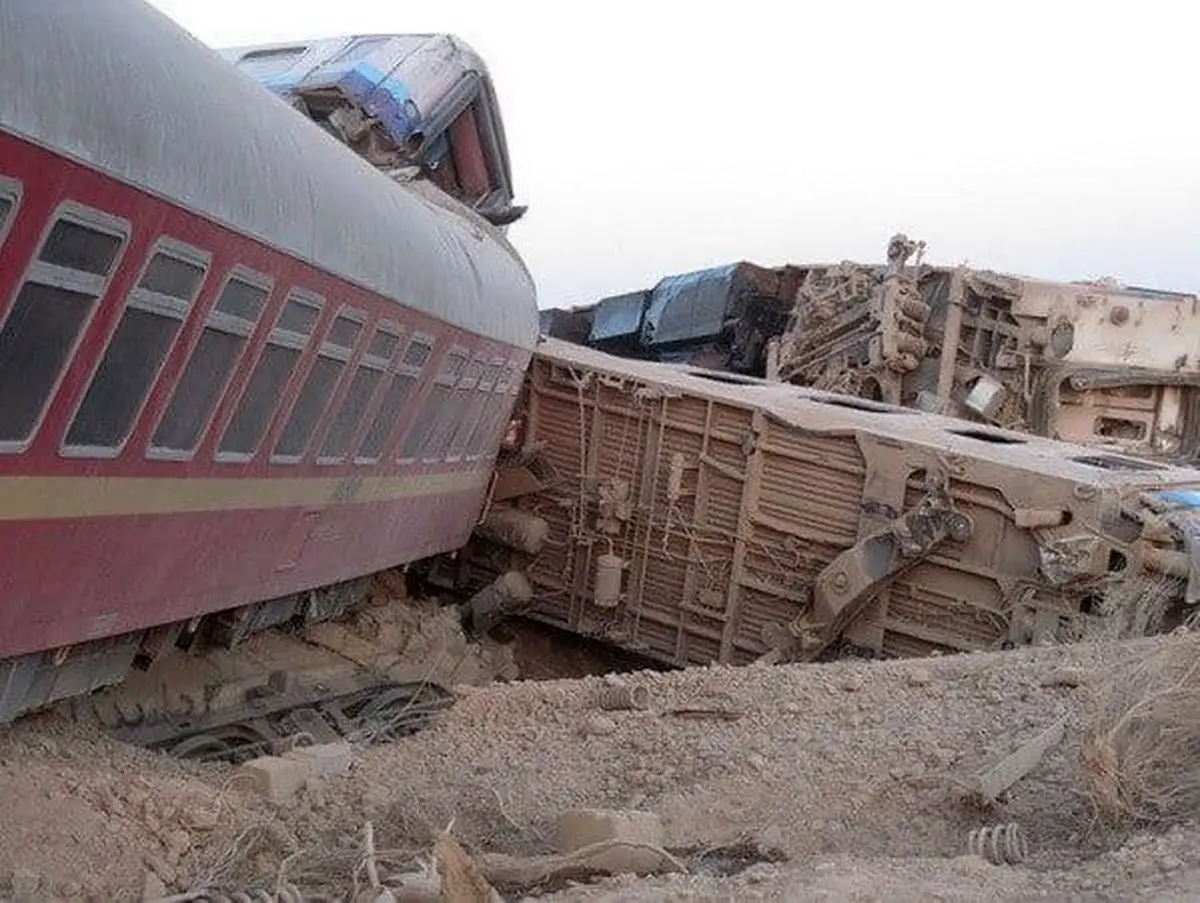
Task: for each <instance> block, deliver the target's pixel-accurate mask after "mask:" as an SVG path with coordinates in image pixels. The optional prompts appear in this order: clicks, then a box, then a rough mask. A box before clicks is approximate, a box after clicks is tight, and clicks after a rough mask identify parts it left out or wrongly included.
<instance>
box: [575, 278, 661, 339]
mask: <svg viewBox="0 0 1200 903" xmlns="http://www.w3.org/2000/svg"><path fill="white" fill-rule="evenodd" d="M649 297H650V292H648V291H641V292H629V293H628V294H624V295H613V296H611V297H608V298H604V299H602V300H601V301H600V303H599V304H597V305H596V310H595V313H594V314H593V318H592V331H591V333H590V334H589V336H588V341H589V342H603V341H607V340H612V339H620V338H633V337H635V336H637V334H638V330H639V329H641V327H642V314H643V312H644V311H645V309H646V301H647V299H648V298H649Z"/></svg>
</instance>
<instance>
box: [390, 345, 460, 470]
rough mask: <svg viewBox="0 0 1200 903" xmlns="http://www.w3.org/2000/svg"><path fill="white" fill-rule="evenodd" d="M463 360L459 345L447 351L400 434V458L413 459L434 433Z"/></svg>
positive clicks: (403, 459) (456, 380) (404, 459)
mask: <svg viewBox="0 0 1200 903" xmlns="http://www.w3.org/2000/svg"><path fill="white" fill-rule="evenodd" d="M466 364H467V355H466V352H465V351H463V350H462V349H453V350H451V351H449V352H447V354H446V357H445V358H444V359H443V360H442V366H441V368H440V369H439V370H438V375H437V380H436V381H435V382H434V385H433V388H432V389H430V390H429V396H428V397H427V398H426V399H425V403H424V404H423V405H421V410H420V411H419V412H418V414H417V418H416V420H415V421H413V424H412V426H411V427H409V429H408V432H407V433H406V434H405V436H404V442H403V443H402V444H401V446H400V460H401V461H411V460H414V459H415V458H416V457H417V455H418V453H419V452H421V451H422V450H423V449H424V448H425V446H426V445H427V444H428V440H429V439H430V437H432V436H433V435H434V428H435V427H436V426H437V424H438V422H439V420H440V415H441V414H442V413H443V412H444V410H445V407H446V402H447V401H448V400H449V398H450V395H451V393H452V392H453V391H454V384H455V383H456V382H458V378H459V376H460V375H461V374H462V371H463V367H465V366H466Z"/></svg>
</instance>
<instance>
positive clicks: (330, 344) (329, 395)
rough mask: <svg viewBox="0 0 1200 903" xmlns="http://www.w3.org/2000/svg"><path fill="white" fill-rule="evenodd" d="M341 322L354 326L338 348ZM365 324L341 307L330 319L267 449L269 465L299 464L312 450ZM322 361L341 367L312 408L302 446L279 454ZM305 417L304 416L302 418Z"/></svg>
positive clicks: (357, 312)
mask: <svg viewBox="0 0 1200 903" xmlns="http://www.w3.org/2000/svg"><path fill="white" fill-rule="evenodd" d="M342 320H349V321H351V322H352V323H354V324H355V325H356V327H357V330H356V332H355V334H354V336H353V337H352V338H351V339H350V345H341V344H339V340H338V339H337V338H336V337H335V332H336V331H337V329H338V324H339V323H340V321H342ZM366 322H367V314H366V312H365V311H364V310H362V309H360V308H355V307H350V306H348V305H345V304H343V305H341V306H340V307H339V308H338V309H337V311H335V312H334V314H333V316H332V317H331V318H330V320H329V323H328V325H327V326H326V327H325V334H324V335H323V336H322V337H321V344H320V345H318V346H317V353H316V354H315V355H314V356H313V361H312V363H311V364H310V365H309V367H308V370H307V372H306V373H305V374H304V380H303V382H302V383H301V384H300V391H299V392H298V393H297V394H296V397H295V399H294V400H293V401H292V405H291V408H290V409H289V410H288V414H287V419H286V420H284V422H283V429H282V430H281V431H280V433H279V435H278V436H277V437H276V438H275V445H274V447H273V448H272V449H271V457H270V461H271V463H272V464H289V465H290V464H299V463H300V462H301V461H303V460H304V459H305V457H307V456H308V454H309V452H310V451H311V450H312V447H313V440H314V439H315V438H316V436H317V434H318V433H319V432H320V427H321V424H322V421H323V420H324V419H325V417H326V415H327V414H328V413H329V407H330V405H331V404H332V402H333V399H335V398H337V396H338V391H339V389H340V388H341V385H342V382H343V381H344V380H345V379H346V369H347V366H348V364H349V363H350V360H351V359H352V358H353V357H354V349H355V348H356V347H357V346H358V343H359V342H361V341H362V338H363V333H364V329H363V326H364V324H365V323H366ZM322 359H324V360H325V361H331V360H332V361H337V362H338V363H339V364H341V366H340V367H339V368H338V370H337V373H336V374H335V375H334V376H333V380H332V382H331V383H330V385H329V386H328V387H327V389H326V390H325V396H324V397H323V398H321V399H319V400H318V405H317V407H316V408H315V415H313V416H312V422H311V423H310V424H309V426H308V429H307V432H306V433H305V436H304V441H303V444H302V445H301V446H300V450H299V452H297V453H295V454H285V453H281V452H280V451H279V448H280V447H281V446H282V445H283V442H284V440H285V439H286V438H287V437H288V435H289V432H288V431H289V429H290V428H291V426H292V421H293V420H295V419H296V418H297V417H299V416H301V413H300V412H301V410H302V409H301V405H303V404H305V403H306V402H307V401H308V400H309V396H308V394H307V393H308V391H309V389H310V388H311V387H312V386H314V385H315V384H314V382H313V381H314V380H315V379H316V378H317V375H318V368H319V367H321V364H322ZM306 416H307V415H306Z"/></svg>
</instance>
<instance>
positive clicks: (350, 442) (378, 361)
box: [317, 320, 403, 467]
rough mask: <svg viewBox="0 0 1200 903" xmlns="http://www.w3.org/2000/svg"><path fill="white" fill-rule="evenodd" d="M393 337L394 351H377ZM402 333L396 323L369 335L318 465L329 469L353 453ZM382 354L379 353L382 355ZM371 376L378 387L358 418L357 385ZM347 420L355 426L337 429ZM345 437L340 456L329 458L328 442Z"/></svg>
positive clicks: (380, 325) (321, 447) (324, 439)
mask: <svg viewBox="0 0 1200 903" xmlns="http://www.w3.org/2000/svg"><path fill="white" fill-rule="evenodd" d="M385 336H386V337H390V338H391V339H393V342H392V344H391V347H390V348H388V349H387V350H386V351H384V350H383V349H379V348H376V342H377V340H378V339H380V338H381V337H385ZM402 339H403V333H402V332H401V331H400V326H399V324H397V323H395V322H393V321H382V320H381V321H379V322H377V323H376V324H375V328H374V329H373V330H372V331H371V333H370V338H369V339H368V340H367V347H366V349H365V350H364V351H363V353H362V356H361V357H360V358H359V360H358V363H357V364H355V365H354V372H353V373H351V374H350V375H349V376H348V377H346V378H347V379H348V380H349V381H348V383H347V386H346V393H345V395H343V396H342V399H341V401H340V402H338V406H337V410H336V411H334V412H333V417H332V418H331V419H330V421H329V423H328V424H326V426H325V431H324V435H323V436H322V437H321V444H320V445H319V446H318V448H317V463H318V464H320V465H322V466H326V467H328V466H330V465H333V464H341V463H343V462H345V461H346V460H347V459H348V458H349V457H350V454H351V452H352V451H354V437H355V436H357V435H358V433H359V431H360V430H361V429H362V426H363V423H364V422H365V421H366V419H367V415H368V414H370V413H373V411H374V405H373V402H374V401H375V399H376V398H377V397H378V396H379V393H380V391H381V389H382V388H383V386H384V385H385V383H387V376H388V372H389V367H390V366H391V363H392V360H393V359H394V358H395V356H396V353H397V351H398V350H399V348H400V345H401V344H402ZM381 351H382V352H383V353H380V352H381ZM370 374H375V384H374V386H373V387H371V388H370V389H369V391H368V393H367V397H366V400H365V401H363V403H362V407H361V408H360V409H359V411H358V413H357V415H355V414H354V413H353V412H352V411H351V409H350V405H351V404H352V402H353V400H354V399H355V398H356V396H355V386H356V385H358V381H359V379H360V377H369V376H370ZM343 415H345V416H350V417H353V418H354V419H353V422H352V423H350V424H342V425H341V428H340V429H338V421H339V420H340V419H341V418H342V417H343ZM339 434H342V435H345V436H346V438H345V445H344V446H343V450H342V452H341V454H337V455H334V454H326V450H327V448H328V444H329V442H330V441H331V440H332V439H333V438H334V437H335V436H337V435H339Z"/></svg>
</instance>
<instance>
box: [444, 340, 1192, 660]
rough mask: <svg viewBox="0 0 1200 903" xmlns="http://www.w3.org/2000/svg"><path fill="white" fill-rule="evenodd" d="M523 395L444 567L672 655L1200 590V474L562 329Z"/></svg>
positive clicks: (971, 625)
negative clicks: (477, 507) (516, 435)
mask: <svg viewBox="0 0 1200 903" xmlns="http://www.w3.org/2000/svg"><path fill="white" fill-rule="evenodd" d="M521 412H522V415H523V426H522V429H523V435H522V446H523V451H522V452H521V453H519V454H515V455H510V456H509V457H508V459H507V461H506V463H503V464H502V466H501V470H500V472H499V473H498V474H497V477H496V482H495V488H494V491H493V499H492V505H491V508H490V509H489V511H488V512H487V514H486V516H485V518H484V523H483V526H482V528H481V529H480V530H479V531H477V535H476V538H475V539H474V540H473V541H472V543H471V545H470V546H469V547H468V549H467V550H466V551H465V552H464V553H463V554H460V555H459V556H457V558H456V559H455V560H454V562H453V563H450V562H444V563H443V564H442V565H441V566H440V571H441V574H442V579H443V580H444V581H445V582H446V583H447V584H454V585H457V586H460V587H465V588H467V589H471V590H477V589H479V588H480V587H489V586H490V587H491V589H490V590H489V592H490V601H489V603H488V605H487V606H485V608H490V609H496V608H497V607H498V608H499V609H500V610H504V611H508V612H515V611H524V612H526V613H528V614H529V615H530V616H531V617H533V618H536V619H539V620H542V621H545V622H547V623H550V624H554V625H556V626H559V627H565V628H567V629H569V630H572V631H574V632H576V633H579V634H583V635H586V636H592V637H598V638H602V639H605V640H606V641H608V642H611V643H615V644H617V645H619V646H622V647H624V648H626V649H629V650H631V651H635V652H640V653H643V654H646V655H650V656H652V657H654V658H656V659H657V660H659V661H661V662H663V663H666V664H671V665H685V664H705V663H711V662H729V663H745V662H750V661H754V660H758V659H761V658H764V657H765V658H767V659H768V660H775V661H780V660H813V659H816V658H820V657H822V656H826V655H829V654H831V653H832V652H833V651H834V650H836V649H837V648H839V647H840V646H842V645H843V644H849V645H851V646H853V647H855V648H857V649H860V650H866V651H868V652H869V653H872V654H876V655H885V656H894V655H924V654H930V653H942V652H954V651H969V650H983V649H996V648H1002V647H1005V646H1010V645H1023V644H1030V643H1047V642H1072V641H1075V640H1079V639H1082V638H1086V637H1089V636H1097V635H1105V634H1108V635H1130V634H1133V635H1140V634H1143V633H1152V632H1155V631H1158V630H1162V629H1166V628H1169V627H1170V626H1171V625H1172V624H1174V623H1178V622H1179V621H1180V620H1181V619H1183V618H1186V617H1189V616H1190V612H1191V607H1192V606H1193V605H1194V604H1195V603H1196V602H1197V601H1200V595H1198V591H1200V579H1198V575H1200V570H1198V568H1197V564H1198V559H1197V552H1198V551H1200V549H1198V547H1197V545H1196V536H1197V530H1198V529H1200V516H1198V513H1197V510H1196V509H1197V505H1198V504H1200V491H1198V488H1200V472H1198V471H1195V470H1190V469H1182V468H1176V467H1172V466H1169V465H1167V464H1160V463H1152V462H1147V461H1142V460H1137V459H1133V458H1126V457H1122V456H1119V455H1115V454H1106V453H1099V452H1098V450H1096V449H1094V448H1088V447H1086V446H1076V445H1067V444H1065V443H1058V442H1054V441H1051V440H1047V439H1042V438H1039V437H1035V436H1030V435H1027V434H1021V433H1015V432H1008V431H1003V430H999V429H995V428H985V427H982V426H979V425H973V424H969V423H965V422H964V421H962V420H959V419H953V418H948V417H939V416H934V415H926V414H922V413H920V412H917V411H914V410H912V409H907V408H903V407H898V406H892V405H887V404H882V403H879V402H873V401H868V400H865V399H859V398H852V397H847V396H840V395H833V394H829V393H825V392H819V391H814V390H810V389H802V388H798V387H795V386H790V385H787V384H783V383H778V382H768V381H766V380H761V379H754V378H749V377H742V376H735V375H733V374H729V373H719V372H713V371H702V370H696V369H695V368H689V367H687V366H686V365H672V364H663V363H650V362H642V361H630V360H625V359H622V358H617V357H613V356H611V355H607V354H603V353H601V352H597V351H594V350H591V349H587V348H582V347H580V346H577V345H572V344H569V343H566V342H560V341H556V340H546V341H544V342H543V344H542V346H541V349H540V350H539V352H538V354H537V355H536V356H535V359H534V364H533V367H532V369H531V372H530V376H529V379H528V381H527V386H526V394H525V397H524V400H523V407H522V408H521ZM522 579H523V580H524V581H525V582H526V584H527V587H528V589H527V591H522V590H521V586H522ZM484 596H485V597H486V596H488V593H484Z"/></svg>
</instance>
